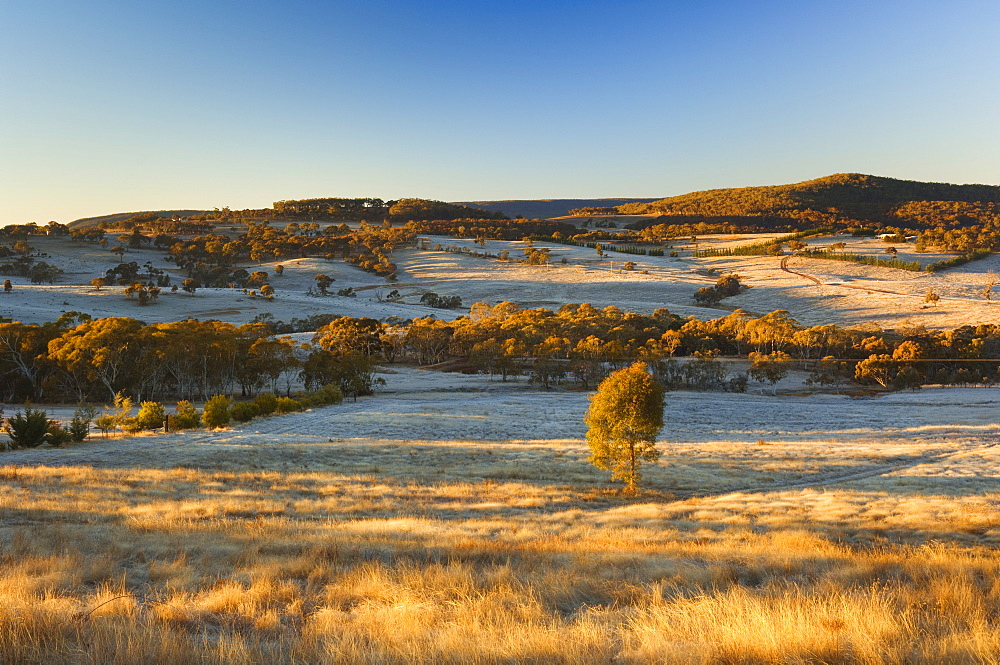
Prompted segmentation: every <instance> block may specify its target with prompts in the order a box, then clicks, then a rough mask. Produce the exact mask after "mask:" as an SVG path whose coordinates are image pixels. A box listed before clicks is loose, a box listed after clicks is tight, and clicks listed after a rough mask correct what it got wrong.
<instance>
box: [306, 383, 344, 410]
mask: <svg viewBox="0 0 1000 665" xmlns="http://www.w3.org/2000/svg"><path fill="white" fill-rule="evenodd" d="M308 401H309V403H310V404H312V405H313V406H326V405H328V404H340V403H341V402H343V401H344V393H343V391H342V390H341V389H340V386H337V385H334V384H332V383H328V384H326V385H325V386H323V387H321V388H320V389H319V390H317V391H316V392H314V393H312V394H311V395H309V397H308Z"/></svg>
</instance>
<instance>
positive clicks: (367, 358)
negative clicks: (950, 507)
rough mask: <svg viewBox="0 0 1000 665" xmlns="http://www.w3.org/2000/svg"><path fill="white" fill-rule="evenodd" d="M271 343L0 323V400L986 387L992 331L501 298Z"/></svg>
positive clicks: (200, 325)
mask: <svg viewBox="0 0 1000 665" xmlns="http://www.w3.org/2000/svg"><path fill="white" fill-rule="evenodd" d="M274 332H275V331H274V330H272V329H270V328H269V327H268V325H267V323H253V324H247V325H242V326H234V325H231V324H228V323H222V322H218V321H195V320H188V321H179V322H166V323H154V324H151V325H146V324H144V323H142V322H140V321H137V320H135V319H131V318H127V317H109V318H105V319H93V320H91V318H90V317H89V316H87V315H83V314H79V313H76V312H71V313H69V314H66V315H64V316H63V317H61V318H60V319H59V320H58V321H56V322H54V323H50V324H46V325H42V326H37V325H27V324H23V323H17V322H6V323H2V324H0V396H2V397H3V398H4V399H5V400H8V401H21V400H24V399H32V400H42V399H46V400H51V401H58V400H64V401H72V402H82V401H88V400H94V399H107V398H109V397H113V396H114V395H116V394H118V393H119V392H124V393H125V394H127V395H129V396H130V397H133V398H134V399H136V400H141V399H154V398H166V397H171V398H181V399H206V398H207V397H208V396H210V395H214V394H220V393H231V392H239V393H240V394H243V395H248V396H249V395H253V394H255V393H257V392H259V391H261V390H265V389H266V390H270V391H272V392H284V393H285V394H288V393H289V392H290V391H291V390H292V389H293V388H294V387H297V386H298V385H305V387H306V388H307V389H317V388H319V387H321V386H323V385H327V384H334V385H337V386H338V387H339V388H340V389H341V390H342V391H343V393H344V394H346V395H360V394H366V393H370V392H371V391H372V390H373V389H374V387H375V386H376V385H377V378H376V376H375V366H376V364H377V363H379V362H399V361H408V362H414V363H418V364H423V365H427V364H434V363H440V362H443V361H446V360H448V361H457V362H459V363H460V364H464V365H466V366H467V367H469V368H470V369H474V370H479V371H483V372H488V373H490V374H491V375H495V376H499V377H501V378H502V379H507V378H508V377H510V376H514V375H518V374H522V373H529V374H530V375H531V376H532V378H533V380H534V381H536V382H538V383H539V384H541V385H543V386H551V385H554V384H558V383H562V382H565V381H568V380H573V381H575V382H577V383H578V384H579V385H581V386H583V387H585V388H589V387H592V386H594V385H597V383H598V382H599V381H600V380H601V379H602V378H603V377H604V376H605V375H606V374H607V373H608V372H609V371H611V370H614V369H619V368H622V367H624V366H626V365H629V364H631V363H633V362H635V361H644V362H648V363H650V365H651V366H654V367H656V368H657V371H658V373H659V376H660V378H661V381H662V382H663V383H664V384H668V385H671V386H675V387H689V388H722V389H733V390H740V389H743V388H745V379H743V384H742V386H741V385H740V380H739V377H738V376H737V377H731V376H727V371H726V368H725V367H724V366H723V364H722V363H721V362H720V361H719V360H718V359H719V358H720V357H723V356H725V357H740V358H747V357H748V356H751V354H757V356H758V357H760V358H762V359H763V360H767V361H769V362H772V363H773V362H776V363H779V365H780V366H782V367H791V366H798V367H800V368H802V369H806V370H809V371H813V372H814V374H815V381H816V382H817V383H821V384H824V383H839V382H843V381H846V380H852V379H853V380H859V381H861V382H864V383H871V384H873V385H875V384H878V385H882V386H885V387H912V386H913V385H920V384H922V383H928V382H932V383H981V382H994V381H997V380H1000V326H997V325H992V324H984V325H980V326H963V327H961V328H957V329H955V330H950V331H930V330H926V329H924V328H921V327H912V328H908V329H903V330H895V331H886V330H881V329H879V328H877V327H874V326H855V327H849V328H843V327H839V326H836V325H832V324H828V325H822V326H803V325H801V324H799V323H798V322H797V321H795V320H794V319H792V318H791V317H790V316H789V315H788V312H785V311H776V312H772V313H770V314H767V315H764V316H760V317H754V316H752V315H750V314H748V313H747V312H744V311H742V310H737V311H735V312H733V313H731V314H728V315H727V316H724V317H721V318H717V319H712V320H709V321H699V320H696V319H694V318H688V319H681V318H680V317H678V316H676V315H674V314H672V313H670V312H669V311H667V310H666V309H658V310H656V311H655V312H654V313H653V314H651V315H643V314H636V313H633V312H623V311H621V310H620V309H618V308H617V307H605V308H603V309H598V308H595V307H593V306H591V305H589V304H586V303H584V304H580V305H565V306H563V307H562V308H560V309H559V310H558V311H551V310H547V309H542V308H537V309H522V308H520V307H518V306H517V305H514V304H512V303H506V302H504V303H500V304H498V305H495V306H492V307H491V306H489V305H486V304H483V303H477V304H475V305H473V306H472V308H471V309H470V312H469V315H468V316H465V317H461V318H459V319H457V320H455V321H440V320H437V319H434V318H430V317H428V318H423V319H416V320H414V321H410V322H402V323H398V324H389V323H383V322H379V321H376V320H374V319H370V318H364V317H362V318H351V317H339V318H335V319H333V320H331V321H329V323H327V324H326V325H323V326H322V327H320V328H319V329H318V330H317V331H316V333H315V336H314V338H313V341H312V343H311V344H299V343H295V342H293V341H292V340H291V339H289V338H280V337H276V336H275V335H274ZM765 357H766V358H765ZM678 358H690V360H688V361H687V362H678V361H677V359H678ZM763 360H762V362H763ZM876 368H877V371H876ZM762 371H763V370H762ZM762 376H764V375H763V374H762Z"/></svg>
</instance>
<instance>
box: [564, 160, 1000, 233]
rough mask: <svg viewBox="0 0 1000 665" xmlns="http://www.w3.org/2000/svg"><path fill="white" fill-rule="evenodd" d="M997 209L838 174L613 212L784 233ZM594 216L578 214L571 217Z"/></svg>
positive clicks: (995, 198) (921, 186)
mask: <svg viewBox="0 0 1000 665" xmlns="http://www.w3.org/2000/svg"><path fill="white" fill-rule="evenodd" d="M998 204H1000V187H998V186H994V185H952V184H947V183H931V182H916V181H911V180H896V179H894V178H883V177H878V176H871V175H864V174H861V173H839V174H835V175H831V176H827V177H825V178H818V179H816V180H807V181H805V182H800V183H795V184H791V185H774V186H768V187H741V188H733V189H710V190H706V191H701V192H691V193H689V194H683V195H681V196H672V197H668V198H665V199H661V200H659V201H653V202H652V203H627V204H624V205H621V206H618V207H616V208H614V209H613V212H614V213H616V214H622V215H640V214H641V215H655V214H659V215H667V216H670V217H671V218H672V219H671V223H673V224H679V223H699V222H705V223H729V224H731V225H736V226H757V227H779V226H781V227H786V226H797V225H815V224H816V223H817V222H828V223H838V222H839V223H845V224H856V223H861V224H869V225H873V226H886V225H896V226H907V227H914V228H920V227H923V228H926V227H931V226H939V225H942V224H944V225H949V223H952V225H954V223H958V225H969V224H973V223H981V222H983V221H986V220H985V218H986V217H993V218H995V217H997V215H998V212H1000V205H998ZM596 212H598V211H589V210H586V209H584V210H577V211H576V214H583V215H585V214H593V213H596ZM604 212H609V211H604ZM741 222H742V223H741ZM963 222H964V224H963ZM650 223H652V224H655V223H663V220H659V221H653V222H650Z"/></svg>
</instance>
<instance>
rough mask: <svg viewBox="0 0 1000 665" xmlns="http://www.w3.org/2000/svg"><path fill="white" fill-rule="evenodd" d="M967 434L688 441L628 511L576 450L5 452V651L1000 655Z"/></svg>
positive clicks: (981, 466)
mask: <svg viewBox="0 0 1000 665" xmlns="http://www.w3.org/2000/svg"><path fill="white" fill-rule="evenodd" d="M958 443H960V444H961V445H965V446H967V447H969V446H971V447H969V449H968V451H966V452H961V451H957V447H958V444H957V443H956V441H949V442H942V441H941V440H935V441H934V442H928V443H921V442H916V443H914V442H908V443H901V444H899V445H898V446H880V447H879V448H877V449H873V448H870V447H866V446H864V445H863V444H857V443H852V444H845V443H837V442H832V441H831V442H824V441H810V442H785V443H773V444H767V445H756V444H731V443H725V442H717V443H710V444H699V445H693V444H692V445H678V446H675V447H673V448H672V449H670V450H669V451H667V454H665V455H664V457H663V459H662V460H661V463H660V464H659V465H658V466H657V467H655V468H650V469H648V470H647V484H648V487H649V490H648V492H647V493H646V494H645V495H644V496H641V497H639V498H638V499H636V500H627V499H625V498H622V497H620V496H618V495H617V494H616V493H615V492H613V491H611V490H609V489H608V485H607V483H606V478H605V475H604V474H603V473H602V472H599V471H597V470H596V469H593V468H592V467H590V466H589V465H588V464H587V463H586V459H585V458H586V450H585V447H584V446H583V445H582V444H581V443H580V442H575V441H562V442H552V443H530V444H529V443H525V444H505V443H491V444H474V443H468V444H466V443H455V442H449V443H439V442H432V441H428V442H412V443H407V444H404V443H399V442H371V443H367V444H366V443H326V444H324V443H315V444H300V445H274V446H267V447H258V448H254V447H242V448H241V447H238V446H214V445H201V446H178V445H175V444H173V443H162V444H158V443H157V441H156V440H155V439H146V440H143V441H141V442H140V441H137V440H134V439H133V440H129V439H126V440H120V441H108V442H97V443H94V444H87V445H85V446H82V447H77V448H72V449H69V450H68V451H67V453H69V452H72V453H73V455H74V456H77V455H81V456H82V457H83V458H86V453H87V452H88V451H93V455H92V456H91V457H92V459H93V460H95V461H94V463H93V465H92V466H91V465H89V464H86V463H84V462H83V461H82V460H81V459H80V458H76V461H74V462H72V464H73V465H72V466H64V467H59V466H21V467H17V466H13V464H16V463H17V460H18V459H19V458H18V457H17V455H16V454H11V455H7V456H5V457H3V458H2V460H0V461H2V462H6V463H8V464H9V465H8V466H4V467H2V468H0V517H2V522H0V543H2V550H0V662H11V663H51V662H71V663H111V662H114V663H126V664H128V663H178V664H179V663H198V662H206V663H209V662H210V663H216V662H218V663H263V662H275V663H282V662H288V663H314V662H317V663H326V662H329V663H413V662H417V663H468V662H472V663H509V662H537V663H542V662H544V663H548V662H554V663H594V662H623V663H663V662H666V663H674V662H677V663H758V662H773V663H786V662H830V663H855V662H859V663H903V662H942V661H944V662H995V661H996V659H997V657H998V654H1000V629H998V628H997V627H996V617H997V616H998V615H1000V554H998V553H997V552H996V549H995V546H996V543H997V542H998V540H1000V514H998V511H997V510H996V505H997V501H998V499H1000V494H998V490H1000V486H998V484H997V481H996V479H995V478H993V477H991V476H990V475H989V474H987V473H984V471H985V470H987V469H989V468H991V467H994V466H995V465H996V463H997V459H996V455H995V454H994V453H993V452H992V450H993V449H990V448H981V447H975V446H974V444H975V443H976V442H975V441H974V440H962V441H961V442H958ZM130 446H133V447H132V448H130ZM950 449H955V450H956V451H957V452H956V454H952V453H951V452H949V451H950ZM109 451H117V452H118V455H117V456H109V455H108V454H107V453H109ZM67 459H68V458H67ZM890 466H891V467H892V468H893V469H894V470H889V471H887V473H885V474H883V475H878V474H877V473H876V475H874V476H871V477H868V478H865V479H863V480H857V481H850V482H841V483H837V482H835V481H834V480H833V479H835V478H837V477H840V476H842V475H845V474H850V473H854V472H857V471H858V470H864V469H865V468H872V469H875V470H876V472H877V471H879V470H881V469H883V468H887V467H890ZM958 472H963V473H958ZM949 474H950V475H949ZM803 481H806V484H807V486H803V487H798V486H796V487H794V488H789V489H782V487H783V486H785V485H788V484H793V483H795V484H797V483H801V482H803ZM811 481H815V484H813V485H810V484H809V483H810V482H811ZM824 483H826V484H824ZM768 488H771V489H768Z"/></svg>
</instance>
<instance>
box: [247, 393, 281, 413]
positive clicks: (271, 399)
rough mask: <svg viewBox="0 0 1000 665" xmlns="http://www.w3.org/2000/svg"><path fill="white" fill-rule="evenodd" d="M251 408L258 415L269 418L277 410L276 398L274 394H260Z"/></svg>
mask: <svg viewBox="0 0 1000 665" xmlns="http://www.w3.org/2000/svg"><path fill="white" fill-rule="evenodd" d="M253 406H254V408H255V409H256V410H257V413H258V415H261V416H269V415H271V414H272V413H274V412H275V410H276V409H277V408H278V398H277V397H275V395H274V393H261V394H259V395H257V396H256V397H255V398H254V400H253Z"/></svg>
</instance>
